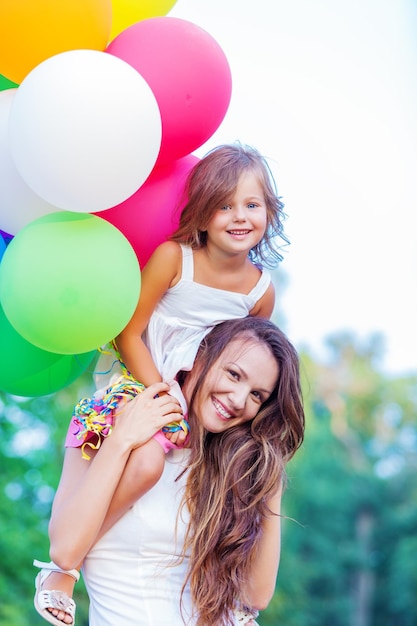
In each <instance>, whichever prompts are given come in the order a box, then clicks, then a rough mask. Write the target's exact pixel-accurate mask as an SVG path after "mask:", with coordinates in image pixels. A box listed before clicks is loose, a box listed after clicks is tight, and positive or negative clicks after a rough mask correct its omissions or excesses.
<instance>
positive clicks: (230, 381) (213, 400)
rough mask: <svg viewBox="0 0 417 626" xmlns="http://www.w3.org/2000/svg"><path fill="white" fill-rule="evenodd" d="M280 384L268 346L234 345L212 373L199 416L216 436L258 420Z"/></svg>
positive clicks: (205, 385) (244, 341)
mask: <svg viewBox="0 0 417 626" xmlns="http://www.w3.org/2000/svg"><path fill="white" fill-rule="evenodd" d="M277 380H278V364H277V362H276V360H275V358H274V357H273V355H272V353H271V351H270V349H269V347H268V346H267V345H266V344H263V343H259V341H257V340H255V339H249V340H248V339H246V338H245V339H236V340H234V341H231V342H230V343H229V344H228V346H227V347H226V348H225V350H224V351H223V352H222V354H221V355H220V357H219V358H218V360H217V361H216V362H215V363H214V364H213V366H212V368H211V369H210V370H209V371H208V373H207V376H206V379H205V381H204V383H203V384H202V386H201V387H200V390H199V393H198V397H197V399H196V407H195V408H196V415H198V416H199V420H200V422H201V424H202V425H203V426H204V428H205V429H206V430H208V431H209V432H212V433H219V432H223V431H225V430H227V429H228V428H231V427H232V426H236V425H237V424H242V423H243V422H247V421H249V420H251V419H253V418H254V417H255V415H256V414H257V413H258V411H259V409H260V408H261V405H262V404H263V403H264V402H265V401H266V400H267V399H268V398H269V396H270V395H271V393H272V391H273V390H274V388H275V385H276V382H277Z"/></svg>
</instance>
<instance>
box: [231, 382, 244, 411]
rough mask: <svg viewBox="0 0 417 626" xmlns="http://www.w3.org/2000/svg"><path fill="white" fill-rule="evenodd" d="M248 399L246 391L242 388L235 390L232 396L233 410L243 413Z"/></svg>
mask: <svg viewBox="0 0 417 626" xmlns="http://www.w3.org/2000/svg"><path fill="white" fill-rule="evenodd" d="M247 397H248V393H247V391H246V389H244V388H243V387H240V388H239V389H235V390H234V391H233V393H232V394H231V398H230V401H231V403H232V405H233V409H234V410H235V411H242V410H243V409H244V408H245V406H246V400H247Z"/></svg>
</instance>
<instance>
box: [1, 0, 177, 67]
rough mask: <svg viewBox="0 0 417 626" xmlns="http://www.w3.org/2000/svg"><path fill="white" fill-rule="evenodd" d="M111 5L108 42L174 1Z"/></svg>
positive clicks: (121, 0)
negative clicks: (111, 12) (111, 15)
mask: <svg viewBox="0 0 417 626" xmlns="http://www.w3.org/2000/svg"><path fill="white" fill-rule="evenodd" d="M111 3H112V6H113V21H112V27H111V34H110V40H112V39H114V38H115V37H116V36H117V35H118V34H119V33H121V32H122V30H125V28H127V27H128V26H131V25H132V24H136V22H140V21H141V20H146V19H148V18H150V17H160V16H162V15H166V14H167V13H168V11H170V10H171V9H172V7H173V6H174V4H175V3H176V0H111ZM0 70H1V68H0Z"/></svg>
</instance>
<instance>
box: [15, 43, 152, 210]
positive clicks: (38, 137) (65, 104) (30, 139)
mask: <svg viewBox="0 0 417 626" xmlns="http://www.w3.org/2000/svg"><path fill="white" fill-rule="evenodd" d="M161 136H162V124H161V116H160V113H159V108H158V104H157V101H156V99H155V96H154V95H153V92H152V90H151V88H150V87H149V85H148V83H147V82H146V81H145V79H144V78H143V77H142V76H141V75H140V74H139V73H138V72H137V71H136V70H135V69H134V68H133V67H132V66H131V65H129V64H128V63H126V62H125V61H122V60H121V59H119V58H118V57H115V56H113V55H111V54H108V53H106V52H99V51H96V50H71V51H69V52H63V53H61V54H57V55H55V56H53V57H50V58H49V59H46V61H44V62H43V63H40V64H39V65H38V66H37V67H35V68H34V69H33V70H32V71H31V72H30V73H29V74H28V75H27V76H26V78H25V79H24V80H23V82H22V83H21V85H20V86H19V88H18V89H17V93H16V95H15V98H14V101H13V104H12V107H11V110H10V120H9V137H10V147H11V153H12V156H13V159H14V162H15V164H16V167H17V169H18V171H19V173H20V175H21V176H22V178H23V179H24V180H25V182H26V183H27V184H28V185H29V187H31V188H32V189H33V190H34V192H35V193H37V194H38V195H39V196H41V197H42V198H44V199H45V200H46V201H47V202H50V203H51V204H53V205H55V206H56V207H59V208H60V209H65V210H67V211H78V212H86V213H91V212H93V211H102V210H105V209H108V208H110V207H113V206H115V205H116V204H119V203H120V202H123V201H124V200H126V199H127V198H128V197H130V196H131V195H132V194H133V193H134V192H135V191H136V190H137V189H139V187H140V186H141V185H142V184H143V183H144V182H145V180H146V178H147V177H148V176H149V174H150V172H151V171H152V169H153V166H154V164H155V161H156V158H157V156H158V153H159V149H160V145H161Z"/></svg>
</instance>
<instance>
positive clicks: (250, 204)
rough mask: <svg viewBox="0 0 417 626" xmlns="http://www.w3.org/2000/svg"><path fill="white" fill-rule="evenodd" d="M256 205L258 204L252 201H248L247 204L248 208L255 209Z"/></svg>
mask: <svg viewBox="0 0 417 626" xmlns="http://www.w3.org/2000/svg"><path fill="white" fill-rule="evenodd" d="M257 206H258V205H257V204H255V203H254V202H250V203H249V204H248V209H256V207H257Z"/></svg>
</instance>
